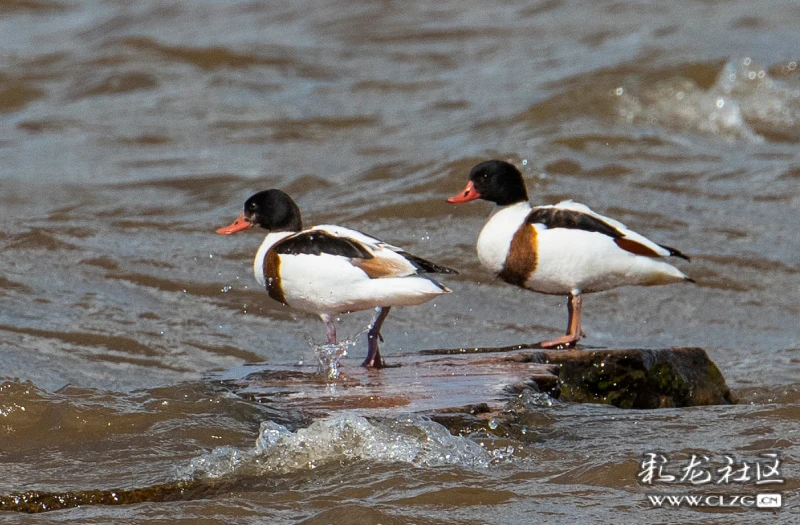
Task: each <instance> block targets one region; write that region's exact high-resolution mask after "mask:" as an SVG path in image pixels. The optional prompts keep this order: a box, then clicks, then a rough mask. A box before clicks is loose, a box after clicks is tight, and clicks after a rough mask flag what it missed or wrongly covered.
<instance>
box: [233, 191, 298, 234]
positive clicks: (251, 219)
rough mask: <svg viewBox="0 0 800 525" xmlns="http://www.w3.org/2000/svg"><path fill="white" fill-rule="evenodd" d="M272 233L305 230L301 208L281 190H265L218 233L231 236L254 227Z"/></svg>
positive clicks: (253, 197)
mask: <svg viewBox="0 0 800 525" xmlns="http://www.w3.org/2000/svg"><path fill="white" fill-rule="evenodd" d="M256 225H258V226H261V227H262V228H264V229H265V230H269V231H272V232H299V231H300V230H302V229H303V221H302V219H301V217H300V208H298V207H297V204H295V202H294V201H293V200H292V198H291V197H289V196H288V195H287V194H286V193H284V192H282V191H281V190H264V191H259V192H258V193H256V194H255V195H252V196H251V197H250V198H249V199H247V200H246V201H245V203H244V211H243V212H242V214H241V215H239V217H237V218H236V220H235V221H233V223H231V224H230V225H229V226H225V227H224V228H219V229H218V230H217V233H220V234H223V235H230V234H231V233H236V232H238V231H241V230H244V229H247V228H250V227H252V226H256Z"/></svg>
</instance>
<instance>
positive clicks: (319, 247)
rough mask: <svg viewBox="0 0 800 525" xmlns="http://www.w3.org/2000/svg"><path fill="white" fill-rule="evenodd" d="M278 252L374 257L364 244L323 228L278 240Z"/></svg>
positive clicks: (361, 257) (275, 248)
mask: <svg viewBox="0 0 800 525" xmlns="http://www.w3.org/2000/svg"><path fill="white" fill-rule="evenodd" d="M272 249H273V250H274V251H275V252H276V253H279V254H286V255H299V254H306V255H322V254H327V255H340V256H342V257H349V258H351V259H372V258H373V257H374V255H372V252H370V251H369V250H368V249H367V248H366V247H365V246H364V245H363V244H361V243H360V242H358V241H356V240H354V239H348V238H346V237H338V236H336V235H331V234H330V233H327V232H325V231H323V230H311V231H305V232H300V233H297V234H295V235H292V236H291V237H287V238H286V239H284V240H282V241H280V242H278V243H277V244H276V245H275V246H274V247H273V248H272Z"/></svg>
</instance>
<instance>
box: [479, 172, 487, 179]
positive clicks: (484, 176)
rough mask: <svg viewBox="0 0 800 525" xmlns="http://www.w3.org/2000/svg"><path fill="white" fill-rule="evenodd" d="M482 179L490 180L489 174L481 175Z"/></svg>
mask: <svg viewBox="0 0 800 525" xmlns="http://www.w3.org/2000/svg"><path fill="white" fill-rule="evenodd" d="M481 177H483V178H484V179H488V178H489V174H488V173H484V174H483V175H481Z"/></svg>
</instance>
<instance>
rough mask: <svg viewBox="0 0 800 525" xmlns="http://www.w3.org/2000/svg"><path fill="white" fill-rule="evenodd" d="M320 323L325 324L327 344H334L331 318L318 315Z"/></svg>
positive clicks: (334, 328)
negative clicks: (320, 319)
mask: <svg viewBox="0 0 800 525" xmlns="http://www.w3.org/2000/svg"><path fill="white" fill-rule="evenodd" d="M320 317H321V318H322V322H323V323H325V335H326V336H327V337H328V344H331V345H335V344H336V325H334V324H333V320H332V319H331V316H330V315H328V314H322V315H320Z"/></svg>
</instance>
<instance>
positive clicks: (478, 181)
mask: <svg viewBox="0 0 800 525" xmlns="http://www.w3.org/2000/svg"><path fill="white" fill-rule="evenodd" d="M475 199H483V200H487V201H489V202H494V203H495V204H497V205H498V206H508V205H509V204H516V203H518V202H523V201H527V200H528V190H526V189H525V181H524V180H523V178H522V173H520V171H519V170H518V169H517V168H516V167H515V166H514V165H513V164H509V163H508V162H505V161H502V160H487V161H486V162H481V163H480V164H478V165H477V166H475V167H474V168H472V170H471V171H470V172H469V182H468V183H467V186H466V188H464V189H463V190H462V191H461V193H459V194H458V195H454V196H452V197H450V198H449V199H447V202H452V203H454V204H459V203H462V202H469V201H472V200H475Z"/></svg>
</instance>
